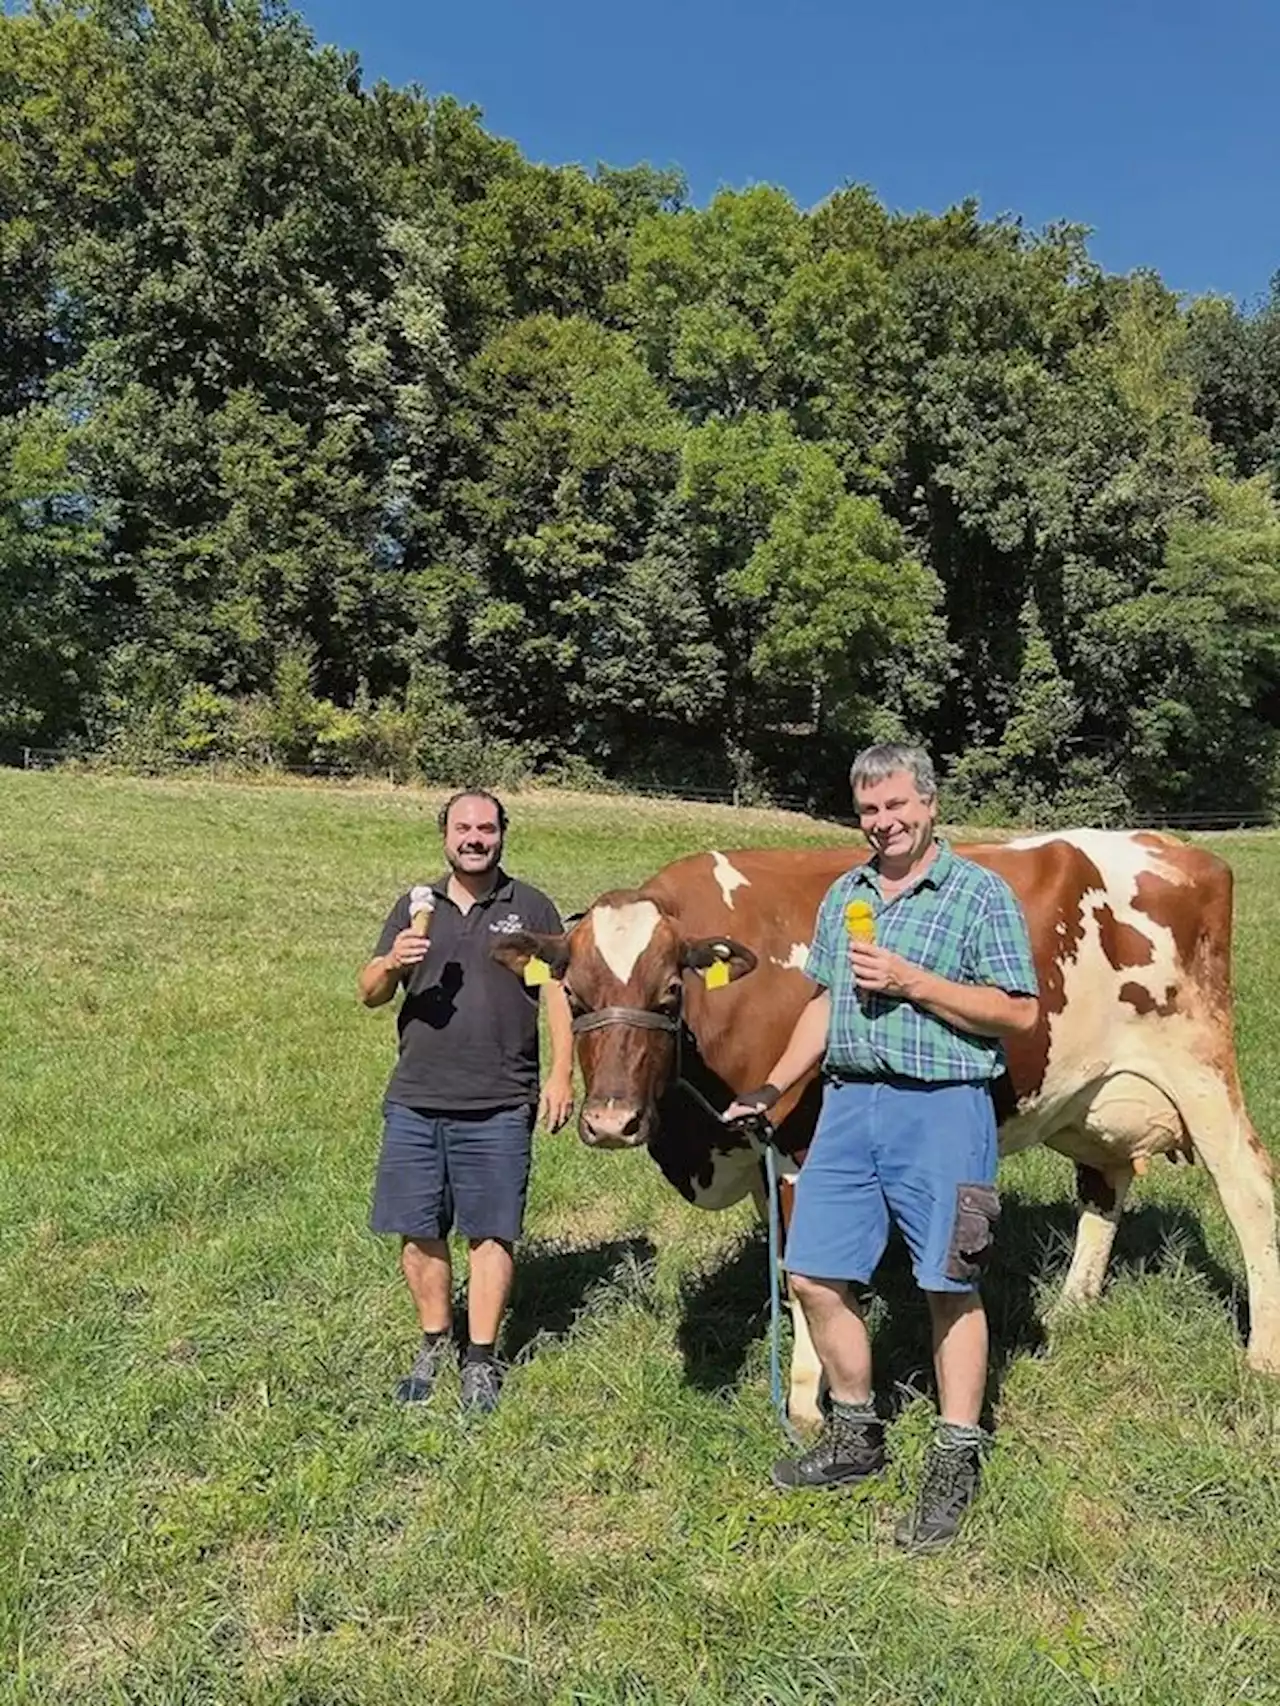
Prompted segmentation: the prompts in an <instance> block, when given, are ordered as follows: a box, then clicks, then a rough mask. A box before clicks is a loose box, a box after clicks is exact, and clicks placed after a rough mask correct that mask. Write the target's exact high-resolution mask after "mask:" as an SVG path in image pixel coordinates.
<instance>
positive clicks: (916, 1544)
mask: <svg viewBox="0 0 1280 1706" xmlns="http://www.w3.org/2000/svg"><path fill="white" fill-rule="evenodd" d="M978 1432H979V1430H977V1429H971V1430H968V1431H967V1432H966V1435H965V1436H964V1437H963V1438H961V1439H959V1440H949V1439H947V1438H946V1436H945V1435H942V1434H939V1435H938V1436H937V1437H935V1439H934V1441H933V1444H932V1445H931V1446H930V1447H929V1455H928V1457H927V1458H926V1459H925V1466H924V1480H923V1481H922V1482H921V1484H920V1497H919V1498H918V1499H917V1501H916V1508H915V1509H914V1510H913V1511H912V1512H911V1515H910V1516H904V1517H903V1518H902V1520H901V1522H899V1523H898V1525H897V1527H896V1528H895V1529H894V1531H893V1538H894V1539H895V1540H896V1541H897V1543H898V1545H899V1546H905V1547H906V1549H907V1550H908V1551H909V1552H937V1551H940V1550H941V1549H942V1547H944V1546H948V1545H950V1543H951V1542H952V1541H953V1540H954V1539H955V1537H956V1534H957V1533H958V1531H959V1528H960V1524H961V1521H962V1520H963V1518H964V1513H965V1512H966V1511H967V1510H968V1508H969V1506H970V1505H971V1504H972V1503H973V1501H974V1497H975V1496H976V1494H977V1491H978V1483H979V1481H980V1480H981V1479H982V1464H983V1459H984V1458H985V1456H986V1453H987V1448H988V1446H989V1444H990V1436H989V1435H987V1434H980V1435H979V1437H978V1438H976V1439H975V1438H973V1437H971V1435H972V1434H975V1433H978Z"/></svg>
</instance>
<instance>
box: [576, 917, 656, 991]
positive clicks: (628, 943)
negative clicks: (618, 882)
mask: <svg viewBox="0 0 1280 1706" xmlns="http://www.w3.org/2000/svg"><path fill="white" fill-rule="evenodd" d="M658 916H659V914H658V909H657V907H656V906H655V905H654V904H653V902H652V901H651V900H629V901H627V903H626V904H625V906H593V907H592V909H591V929H592V933H593V935H594V936H595V941H596V947H597V948H598V949H599V950H600V958H601V959H602V960H603V961H604V963H605V964H606V965H607V966H608V968H609V970H610V971H611V972H612V973H613V975H614V976H615V977H616V978H617V980H618V982H619V983H626V981H627V979H628V978H629V977H630V976H631V974H632V972H633V971H634V970H635V969H636V961H637V960H638V959H639V958H640V956H641V954H643V953H644V951H645V949H646V948H647V947H648V946H649V943H650V942H651V941H652V940H653V932H654V930H655V929H656V928H657V923H658Z"/></svg>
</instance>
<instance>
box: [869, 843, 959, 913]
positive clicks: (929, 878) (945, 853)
mask: <svg viewBox="0 0 1280 1706" xmlns="http://www.w3.org/2000/svg"><path fill="white" fill-rule="evenodd" d="M934 845H935V846H936V847H937V849H938V851H937V854H936V856H935V858H934V860H933V863H932V864H931V865H930V866H929V869H928V870H927V871H926V872H925V874H924V875H923V876H922V877H917V878H916V880H915V882H914V883H912V885H911V887H910V888H909V889H903V891H902V894H914V893H915V892H916V890H917V889H924V888H933V889H940V888H941V887H942V885H943V883H945V882H946V880H947V877H948V876H949V875H950V872H951V867H952V866H953V865H954V864H955V860H956V856H955V854H954V853H953V852H952V851H951V843H950V842H949V841H947V840H945V839H944V837H943V836H941V835H939V836H936V837H935V838H934ZM853 881H854V885H855V887H856V886H857V885H859V884H861V885H862V886H863V887H864V888H869V889H872V890H874V892H875V893H876V894H881V889H880V870H879V867H878V866H877V865H876V862H875V860H874V859H868V860H867V861H866V863H865V864H862V865H857V866H855V868H854V871H853ZM881 898H883V896H881ZM894 898H895V899H897V900H901V898H902V895H897V896H895V897H894Z"/></svg>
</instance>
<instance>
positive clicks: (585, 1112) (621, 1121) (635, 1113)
mask: <svg viewBox="0 0 1280 1706" xmlns="http://www.w3.org/2000/svg"><path fill="white" fill-rule="evenodd" d="M578 1126H579V1130H580V1131H581V1133H582V1141H583V1142H584V1143H589V1144H591V1146H592V1147H593V1148H595V1149H634V1148H635V1146H636V1145H637V1144H639V1143H643V1142H644V1121H643V1119H642V1118H641V1115H640V1109H639V1107H638V1106H637V1105H636V1103H634V1102H631V1101H626V1100H623V1099H622V1098H621V1097H615V1096H600V1097H595V1096H593V1097H592V1098H591V1099H590V1100H589V1101H587V1102H585V1103H584V1104H583V1108H582V1117H581V1119H580V1120H579V1122H578Z"/></svg>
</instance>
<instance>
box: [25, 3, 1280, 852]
mask: <svg viewBox="0 0 1280 1706" xmlns="http://www.w3.org/2000/svg"><path fill="white" fill-rule="evenodd" d="M1278 495H1280V284H1278V285H1277V286H1274V287H1273V290H1272V293H1271V297H1270V299H1269V300H1267V301H1265V302H1263V303H1261V304H1258V305H1256V306H1254V307H1253V308H1251V309H1249V310H1242V309H1241V308H1239V307H1238V306H1237V305H1236V304H1234V303H1232V302H1230V301H1227V300H1225V299H1221V298H1213V297H1209V298H1201V299H1196V300H1191V301H1187V300H1184V299H1181V298H1179V297H1178V296H1176V295H1175V294H1174V293H1173V292H1171V291H1170V290H1169V289H1167V288H1166V287H1165V285H1164V284H1163V283H1162V281H1161V279H1160V277H1159V276H1158V275H1157V274H1156V273H1155V272H1153V271H1139V272H1135V273H1132V274H1129V275H1127V276H1117V275H1114V274H1107V273H1106V272H1104V271H1103V270H1102V269H1101V268H1100V267H1099V266H1098V265H1096V264H1095V263H1094V262H1093V261H1092V260H1091V258H1090V255H1089V251H1088V247H1087V233H1086V232H1085V231H1084V230H1083V229H1081V228H1080V227H1077V226H1073V225H1067V224H1061V225H1053V226H1050V227H1048V228H1046V229H1043V230H1038V231H1030V230H1027V229H1025V228H1024V226H1023V225H1022V224H1021V223H1020V222H1019V221H1018V220H1017V219H1016V218H1011V217H1002V218H998V219H990V218H984V217H982V215H981V214H980V211H979V209H978V207H977V206H976V204H973V203H964V204H963V205H960V206H957V207H953V208H951V209H949V210H948V211H946V212H944V213H942V214H939V215H936V216H935V215H931V214H919V213H916V214H909V215H903V214H900V213H895V212H893V211H891V210H890V209H888V208H886V207H884V206H883V205H882V204H881V203H880V201H879V200H878V199H877V197H876V196H875V194H874V193H873V192H872V190H871V189H869V188H867V187H865V186H862V185H858V184H847V185H845V186H844V187H839V188H834V189H833V193H832V194H831V195H830V196H829V197H828V198H827V199H826V200H825V201H823V202H822V203H821V204H820V205H819V206H817V207H815V208H812V209H810V210H805V209H802V208H800V207H798V206H797V205H796V204H795V203H794V202H793V200H792V199H790V198H789V197H788V196H787V195H786V194H785V193H784V192H782V191H781V190H779V189H775V188H771V187H769V186H768V185H763V184H761V185H755V186H753V187H750V188H747V189H744V190H741V191H723V192H721V193H720V194H718V195H716V196H715V197H714V199H713V200H711V201H710V202H709V204H708V205H706V206H703V207H695V206H692V205H690V203H689V201H688V198H687V193H686V189H685V185H684V184H683V182H682V180H681V179H680V177H679V175H678V174H675V173H672V172H668V171H658V170H655V169H653V168H651V167H649V166H645V165H640V166H636V167H632V168H628V169H618V168H615V167H606V166H599V167H597V168H596V169H595V170H594V171H586V170H584V169H581V168H579V167H576V166H567V167H550V166H546V165H539V164H535V163H532V162H530V161H529V160H527V159H525V158H524V157H523V156H522V155H521V153H520V151H519V149H518V148H517V147H516V146H515V145H514V144H513V143H511V142H509V141H504V140H502V139H500V138H498V137H496V136H494V135H491V134H490V133H489V132H488V131H487V130H486V129H485V127H484V125H483V123H482V119H481V115H480V114H479V113H478V112H477V111H476V110H475V109H472V108H469V107H466V106H463V105H461V104H459V103H458V102H457V101H455V100H452V99H448V98H445V99H433V98H431V97H430V96H428V95H427V94H425V93H423V92H422V91H421V90H419V89H417V88H415V87H409V88H395V87H392V86H389V85H388V84H385V83H379V84H377V85H376V86H373V87H366V86H365V85H364V83H363V82H362V79H361V74H360V70H359V66H358V63H357V61H356V59H355V57H354V56H352V55H347V54H343V53H341V52H338V51H336V50H334V49H331V48H320V47H318V46H317V45H316V43H315V41H314V39H313V37H312V36H311V34H310V33H309V31H308V30H307V28H306V26H305V24H304V23H303V21H302V20H301V19H300V18H299V17H298V16H297V15H296V14H294V13H293V12H291V11H289V10H288V9H287V8H285V7H283V6H278V5H275V4H263V3H262V0H153V4H151V5H149V6H139V5H136V4H133V3H130V0H85V3H82V4H73V5H68V4H61V3H57V4H39V5H33V6H30V7H28V8H25V9H22V10H19V11H16V12H10V13H6V14H5V15H3V16H0V751H3V752H4V753H5V754H8V755H11V754H13V753H15V752H17V751H19V750H20V749H21V748H22V747H24V746H35V747H56V748H59V749H61V750H63V751H73V752H80V753H83V754H86V755H96V756H99V757H106V758H108V759H110V760H112V761H114V762H119V763H124V764H127V765H131V766H135V767H142V766H148V767H149V766H155V765H164V764H168V763H174V762H190V761H192V760H199V761H223V762H231V763H237V764H251V765H252V764H278V765H323V766H326V767H332V768H336V769H339V770H347V771H351V772H357V773H358V772H362V771H376V772H379V773H383V774H387V773H390V774H392V775H394V776H397V777H403V778H406V779H408V778H413V777H422V778H424V779H427V780H430V781H433V782H437V783H445V784H448V783H452V782H459V781H463V780H467V779H474V778H477V777H483V778H484V779H485V780H487V781H488V782H489V783H490V784H499V785H502V784H507V785H510V784H513V783H518V782H520V781H522V780H525V779H527V778H531V777H542V778H545V779H548V780H552V781H558V782H561V783H569V784H574V785H583V784H586V785H593V784H595V785H604V784H612V785H628V786H662V787H667V788H671V789H676V790H680V789H683V790H686V791H714V790H720V789H723V790H725V791H726V792H728V791H732V792H733V794H734V796H735V797H736V798H740V799H746V800H768V799H770V798H779V797H787V798H790V797H794V796H796V795H801V796H803V797H805V798H806V799H807V800H808V802H809V803H811V804H813V805H815V806H818V807H825V808H830V807H831V806H832V805H835V804H840V803H843V802H842V801H841V800H840V788H839V783H840V778H841V776H842V775H843V773H844V770H845V768H846V766H847V761H848V755H849V753H850V751H851V750H852V749H853V748H855V747H856V746H857V745H859V744H860V743H863V742H865V741H867V740H869V739H873V738H878V737H882V736H887V735H894V734H909V735H912V736H915V737H919V738H922V739H923V740H925V741H926V742H927V743H928V744H929V746H930V747H931V748H932V749H933V750H934V752H935V753H936V754H937V755H938V757H939V758H940V759H941V760H942V762H943V765H944V768H945V771H946V775H947V793H948V800H947V805H948V810H949V812H950V813H951V814H952V815H954V816H957V817H966V818H968V819H969V820H970V821H981V820H983V819H986V820H987V821H996V820H1005V821H1024V822H1025V821H1039V822H1046V823H1048V822H1053V821H1058V820H1060V819H1064V818H1071V819H1088V820H1092V821H1095V822H1120V821H1126V820H1136V819H1142V818H1145V819H1147V820H1149V821H1156V820H1158V819H1168V818H1176V817H1177V816H1178V815H1179V814H1183V815H1184V816H1187V817H1189V818H1190V817H1195V816H1197V815H1199V814H1204V815H1211V814H1214V813H1218V812H1222V811H1227V812H1229V813H1232V814H1245V813H1249V814H1254V815H1256V816H1258V817H1263V818H1265V817H1268V816H1274V815H1275V814H1276V812H1277V809H1278V808H1280V508H1278V507H1277V498H1278Z"/></svg>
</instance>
